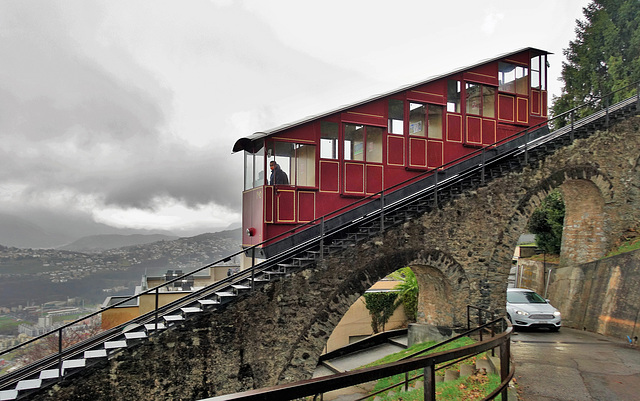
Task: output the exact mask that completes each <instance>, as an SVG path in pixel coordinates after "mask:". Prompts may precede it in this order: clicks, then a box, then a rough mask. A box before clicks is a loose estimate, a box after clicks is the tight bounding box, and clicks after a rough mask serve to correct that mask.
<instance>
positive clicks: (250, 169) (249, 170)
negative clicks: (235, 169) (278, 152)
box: [244, 141, 265, 190]
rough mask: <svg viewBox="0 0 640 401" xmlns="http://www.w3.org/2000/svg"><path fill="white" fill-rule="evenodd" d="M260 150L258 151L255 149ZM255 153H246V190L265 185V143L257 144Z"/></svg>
mask: <svg viewBox="0 0 640 401" xmlns="http://www.w3.org/2000/svg"><path fill="white" fill-rule="evenodd" d="M256 148H258V150H257V151H256V150H255V149H256ZM252 150H253V151H254V153H252V152H248V151H245V152H244V189H245V190H248V189H251V188H255V187H258V186H260V185H264V184H265V181H264V142H262V141H259V142H256V144H255V145H254V148H253V149H252Z"/></svg>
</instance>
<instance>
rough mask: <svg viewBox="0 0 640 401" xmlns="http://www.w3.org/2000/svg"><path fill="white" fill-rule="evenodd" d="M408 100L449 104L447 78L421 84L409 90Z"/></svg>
mask: <svg viewBox="0 0 640 401" xmlns="http://www.w3.org/2000/svg"><path fill="white" fill-rule="evenodd" d="M407 100H409V101H411V100H413V101H417V102H422V103H433V104H441V105H446V104H447V80H445V79H442V80H439V81H436V82H430V83H428V84H426V85H421V86H418V87H416V88H413V89H412V90H410V91H408V92H407Z"/></svg>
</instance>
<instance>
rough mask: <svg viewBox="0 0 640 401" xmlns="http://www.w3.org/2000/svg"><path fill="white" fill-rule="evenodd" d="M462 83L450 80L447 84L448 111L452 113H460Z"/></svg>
mask: <svg viewBox="0 0 640 401" xmlns="http://www.w3.org/2000/svg"><path fill="white" fill-rule="evenodd" d="M460 93H461V86H460V81H456V80H449V82H447V111H448V112H450V113H460V103H461V102H460V98H461V95H460Z"/></svg>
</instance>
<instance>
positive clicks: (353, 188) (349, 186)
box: [344, 162, 364, 195]
mask: <svg viewBox="0 0 640 401" xmlns="http://www.w3.org/2000/svg"><path fill="white" fill-rule="evenodd" d="M344 193H345V194H346V195H364V164H363V163H353V162H345V164H344Z"/></svg>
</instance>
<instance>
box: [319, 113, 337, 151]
mask: <svg viewBox="0 0 640 401" xmlns="http://www.w3.org/2000/svg"><path fill="white" fill-rule="evenodd" d="M320 157H321V158H323V159H337V158H338V123H332V122H328V121H322V122H320Z"/></svg>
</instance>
